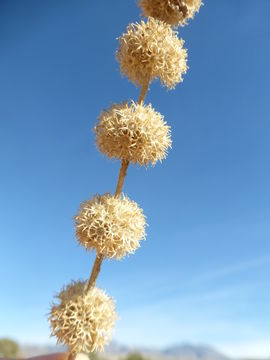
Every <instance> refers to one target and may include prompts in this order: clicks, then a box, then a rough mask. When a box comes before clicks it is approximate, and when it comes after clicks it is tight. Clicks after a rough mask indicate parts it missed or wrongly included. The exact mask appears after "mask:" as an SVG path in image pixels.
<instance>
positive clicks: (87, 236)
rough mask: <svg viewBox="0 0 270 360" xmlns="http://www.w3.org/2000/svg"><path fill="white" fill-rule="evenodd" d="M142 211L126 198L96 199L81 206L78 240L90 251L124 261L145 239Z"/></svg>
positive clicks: (109, 197)
mask: <svg viewBox="0 0 270 360" xmlns="http://www.w3.org/2000/svg"><path fill="white" fill-rule="evenodd" d="M145 226H146V223H145V216H144V215H143V212H142V209H140V208H139V206H138V205H137V204H136V203H135V202H134V201H131V200H129V199H128V197H126V196H122V197H115V196H112V195H110V194H105V195H96V196H94V197H93V198H92V199H90V200H89V201H85V202H83V203H82V204H81V206H80V210H79V213H78V214H77V215H76V216H75V229H76V236H77V239H78V241H79V243H80V244H81V245H83V246H84V247H85V248H86V250H90V249H92V250H96V252H97V254H102V255H103V256H104V257H107V258H116V259H118V260H119V259H121V258H122V257H124V256H125V255H127V254H130V253H134V252H135V250H136V249H137V248H138V247H139V246H140V240H143V239H145Z"/></svg>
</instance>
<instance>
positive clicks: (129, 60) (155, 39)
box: [116, 18, 187, 89]
mask: <svg viewBox="0 0 270 360" xmlns="http://www.w3.org/2000/svg"><path fill="white" fill-rule="evenodd" d="M119 41H120V45H119V48H118V51H117V54H116V57H117V59H118V61H119V63H120V69H121V72H122V74H123V75H125V76H127V77H128V78H129V79H130V80H131V81H132V82H133V83H134V84H136V85H143V84H144V83H145V82H146V80H147V79H150V80H154V79H156V78H160V81H161V83H162V84H164V85H165V86H167V88H168V89H173V88H174V87H175V86H176V85H177V84H178V83H179V82H182V81H183V77H182V75H183V74H185V73H186V72H187V50H186V49H183V45H184V40H183V39H178V37H177V32H175V31H173V30H172V28H171V26H170V25H168V24H166V23H164V22H162V21H159V20H156V19H154V18H149V19H148V21H147V22H144V21H141V23H136V24H130V25H129V26H128V28H127V32H126V33H124V34H123V35H122V36H121V37H120V39H119Z"/></svg>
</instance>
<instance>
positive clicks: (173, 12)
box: [139, 0, 202, 26]
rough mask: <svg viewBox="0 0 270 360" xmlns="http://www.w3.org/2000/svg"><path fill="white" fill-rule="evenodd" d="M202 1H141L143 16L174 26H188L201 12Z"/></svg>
mask: <svg viewBox="0 0 270 360" xmlns="http://www.w3.org/2000/svg"><path fill="white" fill-rule="evenodd" d="M201 5H202V0H140V1H139V6H140V7H141V8H142V13H143V16H145V17H147V16H152V17H153V18H155V19H158V20H162V21H164V22H166V23H168V24H170V25H173V26H178V25H180V26H184V25H187V22H188V20H189V19H193V18H194V15H195V13H196V12H198V11H199V9H200V7H201Z"/></svg>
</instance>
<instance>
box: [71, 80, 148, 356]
mask: <svg viewBox="0 0 270 360" xmlns="http://www.w3.org/2000/svg"><path fill="white" fill-rule="evenodd" d="M149 83H150V76H149V77H148V78H147V79H146V81H145V82H144V84H143V85H142V87H141V92H140V96H139V100H138V103H139V104H143V102H144V100H145V97H146V94H147V91H148V88H149ZM128 165H129V161H128V160H124V159H123V160H122V161H121V167H120V171H119V175H118V181H117V185H116V190H115V193H114V196H120V195H121V193H122V190H123V186H124V181H125V177H126V175H127V169H128ZM103 259H104V256H103V255H102V254H97V255H96V259H95V262H94V265H93V268H92V271H91V275H90V279H89V281H88V284H87V288H86V291H87V292H88V291H90V290H91V289H92V288H93V287H94V286H95V284H96V280H97V277H98V274H99V272H100V269H101V264H102V261H103ZM76 356H77V354H74V353H69V356H68V360H75V358H76Z"/></svg>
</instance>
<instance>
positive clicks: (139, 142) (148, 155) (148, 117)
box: [95, 101, 172, 166]
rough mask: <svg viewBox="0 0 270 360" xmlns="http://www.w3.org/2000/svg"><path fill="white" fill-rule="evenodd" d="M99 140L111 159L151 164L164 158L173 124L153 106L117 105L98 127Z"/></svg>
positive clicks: (101, 116)
mask: <svg viewBox="0 0 270 360" xmlns="http://www.w3.org/2000/svg"><path fill="white" fill-rule="evenodd" d="M95 132H96V143H97V146H98V148H99V150H100V151H101V152H102V153H103V154H105V155H107V156H108V158H118V159H121V160H127V161H129V162H132V163H134V164H137V163H138V164H140V165H145V166H147V165H148V164H149V163H151V164H152V165H155V164H156V162H157V161H158V160H159V161H162V160H163V159H164V158H165V157H166V155H167V151H168V148H169V147H171V143H172V142H171V136H170V127H169V126H168V125H167V124H166V123H165V122H164V120H163V116H162V115H161V114H160V113H159V112H157V111H155V110H154V109H153V108H152V106H151V105H140V104H136V103H135V102H133V101H132V102H131V103H128V102H126V103H122V104H119V105H118V104H115V105H113V106H111V107H110V108H109V109H108V110H104V111H103V112H102V113H101V115H100V116H99V122H98V124H97V126H96V127H95Z"/></svg>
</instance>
